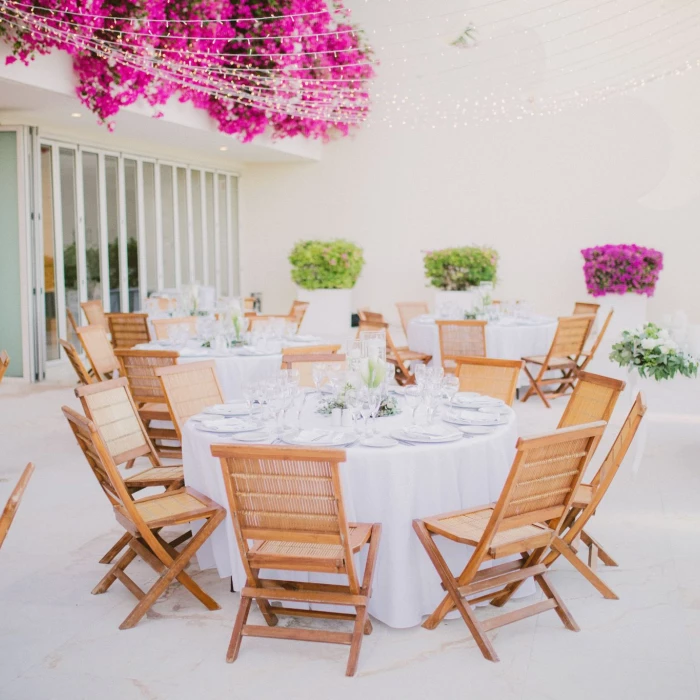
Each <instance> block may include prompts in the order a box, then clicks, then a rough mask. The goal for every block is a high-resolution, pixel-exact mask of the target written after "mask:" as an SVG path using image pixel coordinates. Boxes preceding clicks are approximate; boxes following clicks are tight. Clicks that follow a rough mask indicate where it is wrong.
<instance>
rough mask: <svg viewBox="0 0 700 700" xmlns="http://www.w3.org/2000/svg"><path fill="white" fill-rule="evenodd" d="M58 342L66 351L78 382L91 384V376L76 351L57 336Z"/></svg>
mask: <svg viewBox="0 0 700 700" xmlns="http://www.w3.org/2000/svg"><path fill="white" fill-rule="evenodd" d="M58 342H59V343H60V344H61V347H62V348H63V352H65V353H66V357H67V358H68V360H69V361H70V363H71V365H72V366H73V369H74V370H75V373H76V375H78V384H92V378H91V377H90V373H89V372H88V370H87V368H86V367H85V365H84V364H83V362H82V360H81V359H80V355H78V351H77V350H76V349H75V348H74V347H73V346H72V345H71V344H70V343H68V342H66V341H65V340H61V339H60V338H59V340H58Z"/></svg>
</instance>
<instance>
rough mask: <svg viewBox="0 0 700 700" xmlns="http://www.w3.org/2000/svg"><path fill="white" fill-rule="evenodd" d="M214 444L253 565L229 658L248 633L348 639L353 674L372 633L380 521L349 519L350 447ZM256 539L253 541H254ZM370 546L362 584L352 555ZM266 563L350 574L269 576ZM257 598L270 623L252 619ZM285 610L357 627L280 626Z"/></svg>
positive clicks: (247, 562) (245, 558)
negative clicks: (311, 578)
mask: <svg viewBox="0 0 700 700" xmlns="http://www.w3.org/2000/svg"><path fill="white" fill-rule="evenodd" d="M211 451H212V454H213V455H214V457H218V458H219V459H220V460H221V469H222V473H223V479H224V484H225V485H226V493H227V495H228V501H229V512H230V513H231V520H232V521H233V529H234V533H235V535H236V542H237V543H238V549H239V552H240V555H241V560H242V562H243V567H244V568H245V572H246V586H245V588H243V590H242V591H241V602H240V606H239V608H238V615H237V616H236V622H235V624H234V627H233V632H232V634H231V642H230V644H229V647H228V652H227V655H226V660H227V661H228V662H229V663H232V662H233V661H235V660H236V658H237V656H238V652H239V650H240V646H241V640H242V638H243V637H274V638H278V639H297V640H303V641H312V642H326V643H333V644H349V645H350V656H349V658H348V663H347V667H346V675H348V676H352V675H354V674H355V671H356V669H357V662H358V659H359V655H360V647H361V644H362V638H363V636H364V635H365V634H370V633H371V632H372V624H371V622H370V620H369V615H368V613H367V606H368V603H369V599H370V596H371V588H372V579H373V575H374V568H375V563H376V559H377V551H378V547H379V539H380V537H381V525H380V524H378V523H373V524H367V523H348V522H347V518H346V514H345V507H344V504H343V494H342V488H341V482H340V472H339V465H340V464H341V463H342V462H344V461H345V451H344V450H325V449H308V448H302V447H271V446H268V445H246V446H238V445H213V446H212V448H211ZM297 484H301V485H303V488H301V489H299V488H298V486H297ZM280 496H283V497H282V498H280ZM251 540H252V541H253V542H254V545H253V546H252V547H251V546H250V545H249V544H248V543H249V541H251ZM364 545H368V546H369V550H368V554H367V563H366V565H365V571H364V575H363V578H362V583H360V581H359V579H358V572H357V571H356V568H355V562H354V558H353V555H354V554H355V553H356V552H358V551H359V550H360V549H361V548H362V547H364ZM261 569H282V570H289V571H314V572H328V573H334V574H345V575H346V576H347V579H348V583H347V585H338V584H322V583H302V582H296V581H284V580H277V579H262V578H260V570H261ZM253 600H255V601H256V602H257V603H258V606H259V608H260V610H261V612H262V614H263V616H264V618H265V621H266V622H267V625H268V626H267V627H265V626H262V625H250V624H247V619H248V614H249V613H250V607H251V603H252V601H253ZM270 601H280V602H281V603H285V602H303V603H310V604H313V603H316V604H331V605H342V606H349V607H352V608H354V609H355V612H354V613H337V612H326V611H323V610H304V609H295V608H287V607H284V605H281V604H279V603H276V604H271V603H270ZM278 615H292V616H300V617H310V618H326V619H333V620H347V621H350V622H353V631H352V633H345V632H336V631H329V630H309V629H300V628H292V627H282V628H279V627H276V625H277V621H278Z"/></svg>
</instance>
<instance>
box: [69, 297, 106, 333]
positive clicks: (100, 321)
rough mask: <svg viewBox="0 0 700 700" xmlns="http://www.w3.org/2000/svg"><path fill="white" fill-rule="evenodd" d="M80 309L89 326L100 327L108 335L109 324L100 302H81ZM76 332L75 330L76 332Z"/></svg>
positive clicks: (97, 300) (96, 300)
mask: <svg viewBox="0 0 700 700" xmlns="http://www.w3.org/2000/svg"><path fill="white" fill-rule="evenodd" d="M80 308H81V309H82V310H83V313H84V314H85V318H86V319H87V322H88V325H89V326H101V327H102V328H103V329H104V331H105V333H109V324H108V323H107V315H106V314H105V310H104V307H103V306H102V302H101V301H100V300H99V299H95V300H93V301H83V302H81V304H80ZM76 332H77V330H76Z"/></svg>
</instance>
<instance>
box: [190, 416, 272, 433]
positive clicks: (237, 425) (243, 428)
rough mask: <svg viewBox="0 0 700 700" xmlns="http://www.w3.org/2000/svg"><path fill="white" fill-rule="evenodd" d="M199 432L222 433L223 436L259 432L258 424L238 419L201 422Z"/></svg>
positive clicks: (198, 426)
mask: <svg viewBox="0 0 700 700" xmlns="http://www.w3.org/2000/svg"><path fill="white" fill-rule="evenodd" d="M197 428H198V429H199V430H203V431H204V432H205V433H222V434H224V435H233V434H235V433H247V432H250V431H253V430H255V431H259V430H260V424H259V423H256V422H255V421H252V420H241V419H240V418H228V419H226V420H221V419H219V420H217V419H214V420H203V421H201V422H200V423H199V424H198V425H197Z"/></svg>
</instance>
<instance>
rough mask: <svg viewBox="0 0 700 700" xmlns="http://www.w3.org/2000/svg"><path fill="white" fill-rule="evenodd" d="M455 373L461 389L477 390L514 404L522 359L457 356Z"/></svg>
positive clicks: (479, 392) (510, 404)
mask: <svg viewBox="0 0 700 700" xmlns="http://www.w3.org/2000/svg"><path fill="white" fill-rule="evenodd" d="M455 362H456V363H457V367H456V369H455V375H456V376H457V377H458V378H459V390H460V391H475V392H477V393H478V394H484V395H486V396H492V397H493V398H495V399H501V400H502V401H505V402H506V403H507V404H508V405H509V406H512V405H513V401H514V400H515V392H516V390H517V388H518V379H519V378H520V372H521V371H522V369H523V361H522V360H496V359H493V358H490V357H457V358H455Z"/></svg>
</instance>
